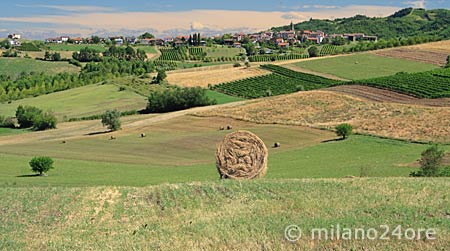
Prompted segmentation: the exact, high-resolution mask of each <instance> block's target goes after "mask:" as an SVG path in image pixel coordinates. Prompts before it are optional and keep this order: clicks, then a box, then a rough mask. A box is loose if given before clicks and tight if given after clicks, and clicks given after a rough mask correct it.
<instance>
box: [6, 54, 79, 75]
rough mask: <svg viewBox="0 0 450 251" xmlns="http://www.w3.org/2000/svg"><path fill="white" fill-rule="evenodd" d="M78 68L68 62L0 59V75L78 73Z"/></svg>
mask: <svg viewBox="0 0 450 251" xmlns="http://www.w3.org/2000/svg"><path fill="white" fill-rule="evenodd" d="M78 71H79V68H78V67H76V66H73V65H71V64H69V63H68V62H45V61H40V60H34V59H26V58H0V74H6V75H18V74H20V73H22V72H45V73H47V74H49V75H52V74H57V73H61V72H78Z"/></svg>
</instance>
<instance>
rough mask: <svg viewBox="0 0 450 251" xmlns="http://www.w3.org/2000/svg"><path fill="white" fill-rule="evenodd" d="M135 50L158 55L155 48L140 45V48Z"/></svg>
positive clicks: (136, 47) (137, 47)
mask: <svg viewBox="0 0 450 251" xmlns="http://www.w3.org/2000/svg"><path fill="white" fill-rule="evenodd" d="M134 48H135V49H140V50H143V51H145V52H147V53H152V54H156V53H157V51H156V48H155V46H149V45H148V46H147V45H138V46H135V47H134Z"/></svg>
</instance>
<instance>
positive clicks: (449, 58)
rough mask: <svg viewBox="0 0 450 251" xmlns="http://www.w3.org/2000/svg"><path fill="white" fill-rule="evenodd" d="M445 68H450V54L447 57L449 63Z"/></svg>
mask: <svg viewBox="0 0 450 251" xmlns="http://www.w3.org/2000/svg"><path fill="white" fill-rule="evenodd" d="M445 68H450V55H448V57H447V64H446V65H445Z"/></svg>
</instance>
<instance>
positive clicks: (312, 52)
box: [308, 45, 319, 57]
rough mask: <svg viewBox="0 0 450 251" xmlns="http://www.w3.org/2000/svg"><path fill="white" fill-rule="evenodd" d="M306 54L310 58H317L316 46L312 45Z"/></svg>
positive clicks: (317, 50)
mask: <svg viewBox="0 0 450 251" xmlns="http://www.w3.org/2000/svg"><path fill="white" fill-rule="evenodd" d="M308 54H309V56H310V57H317V56H319V49H317V46H315V45H313V46H311V47H309V49H308Z"/></svg>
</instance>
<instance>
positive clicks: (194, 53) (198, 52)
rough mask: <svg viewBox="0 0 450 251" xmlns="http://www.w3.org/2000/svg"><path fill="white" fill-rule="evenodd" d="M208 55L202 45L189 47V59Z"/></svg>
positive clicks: (198, 58)
mask: <svg viewBox="0 0 450 251" xmlns="http://www.w3.org/2000/svg"><path fill="white" fill-rule="evenodd" d="M205 57H206V52H204V51H203V48H201V47H190V48H189V59H191V60H201V59H203V58H205Z"/></svg>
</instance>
